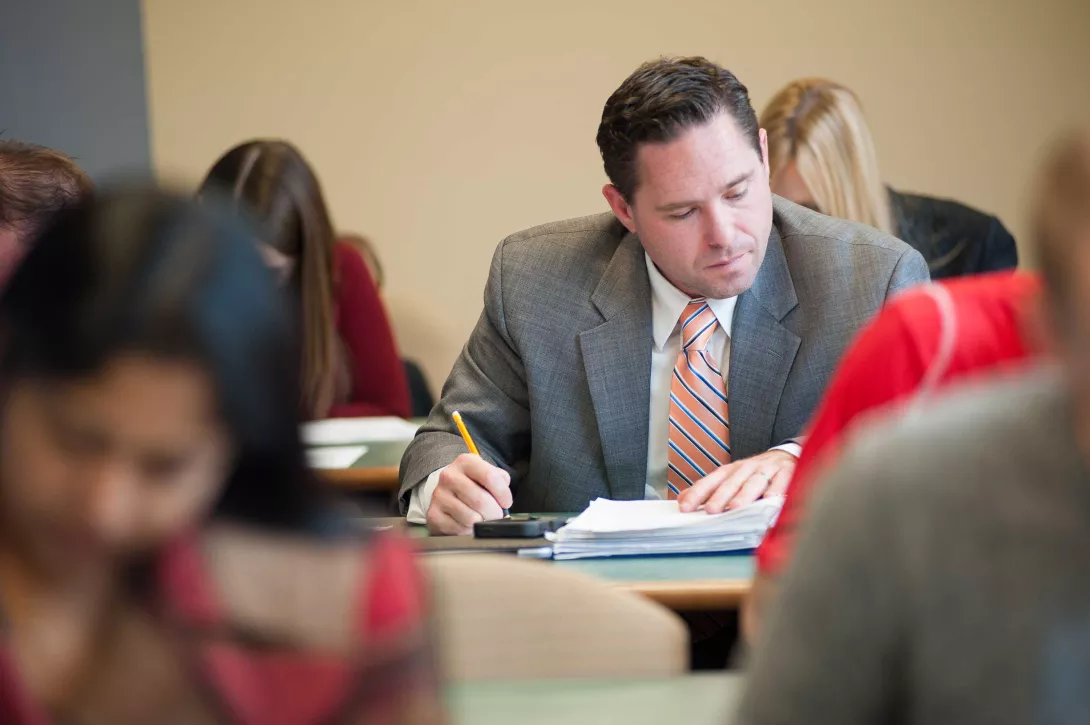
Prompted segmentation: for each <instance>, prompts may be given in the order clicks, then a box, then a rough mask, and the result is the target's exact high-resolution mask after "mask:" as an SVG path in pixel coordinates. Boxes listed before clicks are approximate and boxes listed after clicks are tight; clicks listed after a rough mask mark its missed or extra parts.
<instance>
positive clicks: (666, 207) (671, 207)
mask: <svg viewBox="0 0 1090 725" xmlns="http://www.w3.org/2000/svg"><path fill="white" fill-rule="evenodd" d="M751 178H753V171H747V172H745V173H742V174H739V175H738V176H736V177H735V178H733V179H731V180H730V181H729V182H727V184H726V185H725V186H724V187H723V189H722V191H726V190H727V189H733V188H734V187H735V186H738V185H739V184H741V183H742V182H743V181H749V180H750V179H751ZM699 203H700V202H699V201H674V202H671V203H669V204H663V205H662V206H659V207H655V211H676V210H677V209H684V208H685V207H687V206H697V205H698V204H699Z"/></svg>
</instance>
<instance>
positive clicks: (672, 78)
mask: <svg viewBox="0 0 1090 725" xmlns="http://www.w3.org/2000/svg"><path fill="white" fill-rule="evenodd" d="M723 112H726V113H729V114H730V116H731V117H732V118H733V119H734V121H735V123H737V124H738V126H739V128H741V129H742V133H743V134H744V135H745V136H746V138H747V139H748V140H749V142H750V144H751V145H752V146H753V149H754V150H755V151H756V152H757V153H758V155H759V154H760V153H761V142H760V136H759V126H758V125H757V114H756V112H754V110H753V105H752V104H751V103H750V101H749V91H747V90H746V87H745V86H744V85H742V82H741V81H739V80H738V79H737V78H735V77H734V74H733V73H731V72H730V71H729V70H727V69H726V68H722V67H720V66H718V65H716V64H715V63H712V62H711V61H710V60H707V59H706V58H700V57H692V58H659V59H658V60H653V61H650V62H648V63H644V64H643V65H641V66H640V67H639V68H637V69H636V71H635V72H634V73H633V74H632V75H630V76H629V77H628V78H627V79H625V82H624V83H622V84H621V86H620V88H618V89H617V90H615V91H614V92H613V95H611V96H610V97H609V100H607V101H606V105H605V108H604V109H603V110H602V122H601V124H600V125H599V126H598V149H599V150H600V151H601V152H602V161H603V162H604V164H605V168H606V176H608V177H609V181H610V183H612V184H613V185H614V186H616V187H617V189H618V190H619V191H620V192H621V195H622V196H623V197H624V198H625V199H626V200H628V201H629V202H631V201H632V195H633V194H634V193H635V192H636V187H637V186H638V184H639V179H638V178H637V174H636V153H637V151H638V150H639V146H640V144H642V143H665V142H668V141H672V140H673V139H675V138H677V136H678V135H680V134H681V132H682V131H684V130H685V129H687V128H690V127H692V126H698V125H701V124H704V123H707V122H708V121H710V120H711V119H712V118H714V117H715V116H717V115H718V114H720V113H723Z"/></svg>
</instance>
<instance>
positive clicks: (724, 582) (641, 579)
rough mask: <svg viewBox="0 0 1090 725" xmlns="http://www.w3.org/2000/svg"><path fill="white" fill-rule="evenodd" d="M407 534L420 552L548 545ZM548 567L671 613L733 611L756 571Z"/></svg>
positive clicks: (734, 562)
mask: <svg viewBox="0 0 1090 725" xmlns="http://www.w3.org/2000/svg"><path fill="white" fill-rule="evenodd" d="M542 515H548V514H542ZM375 522H376V523H380V524H381V525H386V526H398V527H402V526H406V524H405V521H404V519H400V518H385V519H381V520H375ZM407 533H408V535H409V536H411V537H413V538H414V539H417V540H418V544H419V546H420V548H421V549H422V550H423V551H425V552H444V551H445V552H450V553H455V552H461V551H487V550H489V549H490V548H492V547H493V546H496V547H497V548H502V549H503V550H507V551H513V550H515V549H518V548H523V547H525V548H532V547H535V546H541V545H543V544H547V543H548V542H546V541H544V540H542V539H521V540H517V539H502V540H497V539H492V540H488V539H474V538H473V537H472V536H436V537H432V536H429V535H428V532H427V529H425V528H424V527H423V526H407ZM549 561H551V560H549ZM551 563H552V565H553V566H561V567H564V568H566V569H570V570H572V571H578V572H581V573H583V574H586V575H588V576H592V577H597V578H598V579H603V580H605V581H607V582H609V583H611V584H613V585H615V586H617V587H618V588H620V589H625V590H627V591H631V592H634V593H636V594H639V595H641V596H644V597H647V598H648V599H651V600H652V601H655V602H658V603H659V604H662V605H663V606H665V607H669V608H670V609H673V610H674V611H676V612H686V611H710V610H716V609H734V608H736V607H738V606H739V605H740V604H741V603H742V601H743V600H744V599H745V598H746V597H747V596H749V592H750V589H751V588H752V586H753V575H754V572H755V570H756V564H755V560H754V558H753V556H752V555H750V554H691V555H686V554H679V555H673V556H633V557H611V558H604V559H575V560H572V561H551Z"/></svg>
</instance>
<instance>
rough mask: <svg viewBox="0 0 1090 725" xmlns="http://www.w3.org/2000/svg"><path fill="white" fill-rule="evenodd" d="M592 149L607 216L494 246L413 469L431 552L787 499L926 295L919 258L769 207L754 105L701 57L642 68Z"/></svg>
mask: <svg viewBox="0 0 1090 725" xmlns="http://www.w3.org/2000/svg"><path fill="white" fill-rule="evenodd" d="M598 146H599V148H600V150H601V152H602V158H603V160H604V162H605V170H606V174H607V175H608V177H609V180H610V182H611V183H609V184H607V185H606V186H605V188H604V189H603V193H604V195H605V197H606V200H607V201H608V202H609V205H610V208H611V209H612V214H603V215H598V216H591V217H586V218H582V219H573V220H569V221H564V222H557V223H554V224H547V225H544V226H541V227H537V228H534V229H530V230H527V231H524V232H520V233H518V234H514V235H512V236H510V237H508V238H507V239H505V240H504V241H503V242H502V243H501V244H500V246H499V248H498V249H497V250H496V253H495V256H494V257H493V260H492V269H491V272H490V274H489V279H488V286H487V288H486V290H485V309H484V313H483V314H482V316H481V319H480V321H479V322H478V323H477V327H476V329H475V330H474V331H473V333H472V335H471V337H470V339H469V341H468V342H467V343H466V346H465V349H464V350H463V351H462V354H461V356H460V357H459V358H458V361H457V362H456V363H455V365H454V369H453V370H452V371H451V374H450V377H449V379H448V380H447V383H446V385H445V387H444V389H443V395H442V399H441V401H440V402H439V405H438V406H437V407H436V409H435V410H434V411H433V412H432V415H431V418H430V419H429V420H428V422H427V424H426V425H425V426H424V427H423V428H422V429H421V430H420V432H419V433H418V435H417V437H416V439H415V440H414V441H413V442H412V444H411V445H410V446H409V448H408V450H407V451H406V452H405V457H404V459H403V460H402V464H401V490H400V494H399V495H400V502H401V506H402V510H403V511H407V513H408V515H409V518H410V520H413V521H426V522H427V524H428V526H429V528H430V529H431V531H432V532H434V533H446V534H457V533H465V532H468V531H470V530H471V528H472V525H473V523H474V522H476V521H479V520H482V519H490V518H498V517H499V516H500V515H501V513H502V509H503V508H511V509H513V510H515V511H579V510H582V509H583V508H584V507H585V506H586V505H587V504H588V502H590V501H591V500H593V499H595V498H598V497H607V498H613V499H640V498H645V497H663V498H665V497H668V496H677V497H678V499H679V502H680V504H681V506H682V507H683V508H685V509H694V508H696V507H697V506H700V505H705V506H706V508H707V509H708V510H710V511H721V510H723V509H724V508H726V507H728V506H732V507H733V506H740V505H744V504H746V503H749V502H752V501H753V500H755V499H757V498H759V497H761V496H762V495H772V494H776V493H782V492H783V490H784V489H785V488H786V486H787V483H788V481H789V479H790V475H791V472H792V470H793V469H794V463H795V459H796V456H797V455H798V452H799V450H800V449H799V438H800V435H801V434H802V431H803V428H804V426H805V425H806V423H807V420H808V419H809V418H810V414H811V412H812V411H813V410H814V407H815V406H816V404H817V402H818V399H819V398H820V396H821V393H822V390H823V389H824V387H825V383H826V380H827V378H828V377H829V375H830V373H831V372H832V370H833V368H834V367H835V365H836V363H837V360H838V359H839V357H840V355H841V352H842V351H843V350H844V348H845V346H846V345H847V343H848V341H849V340H850V338H851V337H852V335H853V334H854V333H855V331H856V329H858V328H859V326H860V325H861V324H862V323H863V322H865V321H866V320H867V319H868V318H870V316H871V315H873V314H874V312H875V311H876V310H878V308H879V307H880V306H881V305H882V303H883V302H884V301H885V299H886V298H888V297H889V296H891V295H893V294H895V293H897V292H898V291H900V290H901V289H904V288H905V287H908V286H910V285H914V284H917V283H920V282H923V281H926V280H927V266H926V264H925V263H924V261H923V258H922V257H921V256H920V255H919V253H917V252H915V251H914V250H912V249H911V248H910V247H908V246H907V245H906V244H904V243H902V242H900V241H898V240H896V239H894V238H892V237H890V236H888V235H885V234H882V233H880V232H878V231H876V230H874V229H872V228H870V227H866V226H862V225H859V224H854V223H851V222H846V221H842V220H838V219H832V218H829V217H825V216H822V215H820V214H817V213H815V212H812V211H809V210H807V209H804V208H802V207H799V206H795V205H794V204H791V203H790V202H787V201H785V200H783V199H779V198H774V197H773V196H772V194H771V192H770V191H769V184H768V153H767V142H766V137H765V133H764V131H763V130H761V129H759V128H758V126H757V119H756V114H755V113H754V111H753V108H752V106H751V105H750V101H749V95H748V92H747V91H746V88H745V86H743V85H742V84H741V83H740V82H739V81H738V80H737V79H736V78H735V77H734V76H733V75H732V74H731V73H730V72H729V71H727V70H725V69H723V68H720V67H719V66H717V65H715V64H713V63H711V62H709V61H707V60H705V59H703V58H686V59H662V60H658V61H653V62H650V63H646V64H644V65H643V66H641V67H640V68H639V69H637V70H636V72H635V73H633V74H632V75H631V76H630V77H629V78H628V79H627V80H625V82H624V83H623V84H622V85H621V86H620V88H618V89H617V90H616V91H615V92H614V93H613V95H612V96H611V97H610V98H609V100H608V101H607V102H606V105H605V109H604V111H603V114H602V122H601V125H600V126H599V129H598ZM705 320H706V321H707V324H704V321H705ZM694 321H696V322H694ZM697 325H699V326H700V329H699V330H693V329H690V328H691V327H695V326H697ZM455 410H459V411H461V413H462V415H463V416H464V418H465V420H466V423H467V425H468V427H469V429H470V432H471V433H472V435H473V437H474V439H475V441H476V443H477V446H478V448H479V449H480V454H481V455H480V457H478V456H472V455H465V451H466V448H465V444H464V443H463V442H462V439H461V438H460V437H459V435H458V432H457V430H456V428H455V427H454V425H453V423H452V422H451V413H453V412H454V411H455Z"/></svg>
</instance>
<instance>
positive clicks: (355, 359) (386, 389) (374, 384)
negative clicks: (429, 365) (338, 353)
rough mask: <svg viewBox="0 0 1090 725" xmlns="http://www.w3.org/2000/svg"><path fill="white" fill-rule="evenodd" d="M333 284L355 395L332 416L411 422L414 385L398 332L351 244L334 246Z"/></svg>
mask: <svg viewBox="0 0 1090 725" xmlns="http://www.w3.org/2000/svg"><path fill="white" fill-rule="evenodd" d="M333 279H334V285H335V292H334V300H333V303H334V307H335V315H336V323H337V334H338V335H340V337H341V340H342V341H343V342H344V346H345V349H346V351H347V352H348V358H349V369H350V371H351V373H352V392H351V394H350V395H349V398H348V401H347V402H344V403H338V404H336V405H334V406H333V407H332V408H331V409H330V411H329V417H330V418H353V417H362V416H368V415H396V416H399V417H402V418H408V417H409V416H410V415H411V414H412V407H411V403H410V401H409V384H408V383H407V382H406V381H405V368H404V366H403V364H402V362H401V358H400V357H399V356H398V353H397V345H396V344H395V343H394V333H393V331H392V330H391V329H390V322H389V320H387V319H386V310H385V308H384V307H383V305H382V300H381V299H380V298H379V296H378V289H377V288H376V287H375V283H374V281H373V280H372V279H371V275H370V273H369V272H368V271H367V265H366V264H364V262H363V259H362V258H361V257H360V255H359V252H357V251H356V250H355V249H353V248H352V247H351V246H349V245H348V244H343V243H341V242H337V243H336V244H334V245H333Z"/></svg>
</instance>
